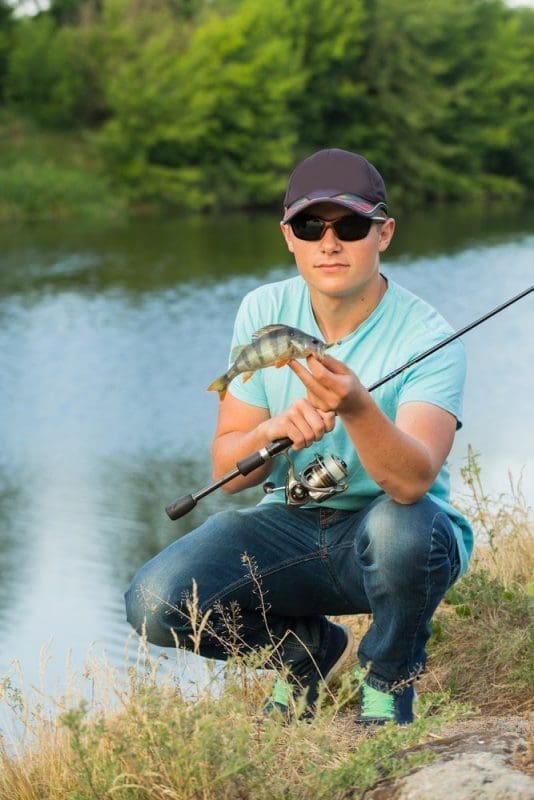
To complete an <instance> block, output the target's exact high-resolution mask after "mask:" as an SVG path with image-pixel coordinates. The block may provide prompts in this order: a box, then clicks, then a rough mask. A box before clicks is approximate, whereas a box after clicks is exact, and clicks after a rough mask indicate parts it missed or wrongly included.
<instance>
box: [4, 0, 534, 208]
mask: <svg viewBox="0 0 534 800" xmlns="http://www.w3.org/2000/svg"><path fill="white" fill-rule="evenodd" d="M17 5H24V4H18V3H13V2H11V3H8V2H7V1H6V0H0V143H1V147H0V224H10V223H13V222H24V221H30V222H31V221H33V220H36V219H44V220H52V221H53V220H57V219H71V218H76V217H88V218H95V219H110V218H114V217H117V216H119V217H120V216H123V217H124V216H128V215H131V216H139V215H145V216H147V215H157V214H162V213H177V212H184V211H186V212H207V211H212V210H218V211H229V210H261V209H271V208H275V207H276V208H277V209H279V206H280V198H281V197H282V196H283V191H284V188H285V184H286V181H287V176H288V174H289V172H290V170H291V169H292V167H293V165H294V164H295V163H296V162H297V161H298V160H300V159H301V158H303V157H304V156H306V155H309V154H310V153H311V152H313V151H315V150H317V149H320V148H322V147H341V148H345V149H348V150H356V151H359V152H363V153H365V155H366V156H367V157H368V158H369V159H370V160H371V161H372V162H373V163H375V164H377V166H379V168H380V171H381V173H382V174H383V176H384V178H385V181H386V185H388V186H389V187H390V200H391V204H392V206H394V207H396V208H409V209H411V208H419V207H423V208H425V207H427V206H428V205H431V204H436V203H441V202H443V203H455V202H462V203H465V202H472V201H477V200H478V201H483V202H485V203H488V204H491V203H494V202H497V201H503V200H504V201H506V202H510V201H512V200H522V199H524V198H525V197H527V195H529V194H532V192H534V144H533V138H532V129H533V127H534V109H533V107H532V103H531V98H532V96H533V94H534V63H533V55H532V54H533V53H534V8H532V7H529V6H517V7H511V6H509V5H508V4H507V3H506V2H505V0H431V2H428V3H421V1H420V0H405V1H404V2H402V3H399V2H398V0H379V1H378V2H372V3H370V2H367V0H322V2H321V3H316V2H315V0H291V2H288V1H287V0H270V2H269V3H262V2H260V1H259V0H149V2H145V3H139V2H138V0H50V2H49V3H46V6H47V7H46V8H44V6H45V3H42V4H41V3H35V4H34V6H35V9H36V10H37V12H38V13H36V14H35V15H34V16H28V15H25V16H23V15H17V14H16V13H15V6H17Z"/></svg>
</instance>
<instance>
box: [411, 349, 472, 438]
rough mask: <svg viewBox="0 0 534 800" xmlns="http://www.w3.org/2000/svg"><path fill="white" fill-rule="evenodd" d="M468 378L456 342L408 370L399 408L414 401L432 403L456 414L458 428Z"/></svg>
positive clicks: (460, 421) (460, 425)
mask: <svg viewBox="0 0 534 800" xmlns="http://www.w3.org/2000/svg"><path fill="white" fill-rule="evenodd" d="M465 375H466V359H465V351H464V347H463V344H462V343H461V342H460V341H459V340H456V341H454V342H451V343H450V344H447V345H445V346H444V347H442V348H441V349H440V350H438V351H437V352H435V353H433V354H432V355H431V356H428V357H427V358H425V359H423V360H422V361H420V362H419V363H418V364H414V366H413V367H410V368H409V369H407V370H406V371H405V373H404V377H403V381H402V385H401V389H400V392H399V405H400V404H402V403H409V402H414V401H418V402H425V403H432V404H433V405H436V406H439V407H440V408H443V409H445V411H448V412H449V413H451V414H453V415H454V416H455V417H456V420H457V423H456V427H457V429H459V428H461V427H462V416H463V390H464V383H465Z"/></svg>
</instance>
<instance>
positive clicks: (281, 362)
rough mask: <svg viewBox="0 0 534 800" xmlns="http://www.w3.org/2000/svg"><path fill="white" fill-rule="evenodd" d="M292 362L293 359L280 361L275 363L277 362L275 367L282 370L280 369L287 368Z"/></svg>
mask: <svg viewBox="0 0 534 800" xmlns="http://www.w3.org/2000/svg"><path fill="white" fill-rule="evenodd" d="M290 361H291V359H290V358H284V359H283V360H280V361H275V362H274V366H275V367H276V368H277V369H280V367H285V366H286V364H289V362H290Z"/></svg>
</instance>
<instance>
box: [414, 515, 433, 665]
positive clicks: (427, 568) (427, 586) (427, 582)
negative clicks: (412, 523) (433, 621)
mask: <svg viewBox="0 0 534 800" xmlns="http://www.w3.org/2000/svg"><path fill="white" fill-rule="evenodd" d="M439 513H441V512H438V514H439ZM438 514H435V515H434V517H433V519H432V527H431V531H432V532H431V536H430V545H429V547H428V555H427V560H426V565H425V573H426V574H425V599H424V602H423V604H422V606H421V609H420V612H419V615H418V617H417V622H416V625H415V627H414V632H413V636H412V642H411V646H410V666H409V669H410V671H411V670H412V669H413V667H412V664H413V660H414V649H415V639H416V636H417V631H418V630H419V628H420V626H421V620H422V619H423V615H424V612H425V609H426V608H427V607H428V598H429V596H430V557H431V554H432V548H433V546H434V542H435V534H436V528H435V522H436V518H437V516H438ZM417 666H418V668H419V670H421V668H422V667H423V665H422V664H420V665H417Z"/></svg>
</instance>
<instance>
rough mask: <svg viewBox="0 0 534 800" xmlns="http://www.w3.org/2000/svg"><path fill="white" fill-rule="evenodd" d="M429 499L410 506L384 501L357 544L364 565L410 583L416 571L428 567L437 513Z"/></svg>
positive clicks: (376, 508)
mask: <svg viewBox="0 0 534 800" xmlns="http://www.w3.org/2000/svg"><path fill="white" fill-rule="evenodd" d="M432 506H434V504H433V503H432V501H427V499H426V498H423V499H422V500H420V501H418V502H417V503H413V504H410V505H403V504H401V503H397V502H395V501H394V500H392V499H391V498H389V497H387V498H383V499H382V500H381V501H380V502H379V503H377V504H376V505H375V506H374V507H373V508H372V509H371V510H370V512H369V514H368V515H367V517H366V518H365V523H364V530H363V531H362V532H361V535H360V537H359V538H358V540H357V548H358V555H359V557H360V559H361V561H362V562H363V564H364V565H370V564H373V565H375V566H376V567H377V568H378V569H380V570H385V571H389V572H391V573H393V574H395V575H396V576H397V577H398V579H399V580H401V581H402V580H403V577H404V578H405V579H407V580H409V579H410V575H411V574H412V572H413V570H414V568H416V566H417V565H420V564H421V562H422V561H424V562H425V563H426V561H427V558H428V552H429V547H430V543H431V538H432V519H433V517H434V516H435V511H431V510H430V507H432Z"/></svg>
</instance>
